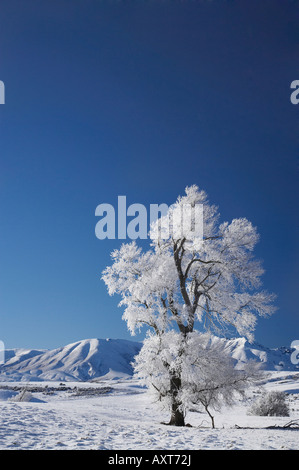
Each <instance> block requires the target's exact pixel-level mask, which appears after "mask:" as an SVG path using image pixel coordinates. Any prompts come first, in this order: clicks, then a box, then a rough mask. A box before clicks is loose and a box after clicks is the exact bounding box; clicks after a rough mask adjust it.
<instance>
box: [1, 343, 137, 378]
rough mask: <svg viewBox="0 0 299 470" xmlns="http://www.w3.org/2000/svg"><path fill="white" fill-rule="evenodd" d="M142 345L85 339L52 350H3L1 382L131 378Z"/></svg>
mask: <svg viewBox="0 0 299 470" xmlns="http://www.w3.org/2000/svg"><path fill="white" fill-rule="evenodd" d="M141 346H142V344H141V343H137V342H134V341H127V340H121V339H117V340H115V339H86V340H82V341H78V342H76V343H72V344H68V345H67V346H64V347H61V348H57V349H53V350H46V351H45V350H25V349H13V350H12V349H11V350H7V351H5V363H4V364H3V365H2V366H0V381H3V380H5V381H7V380H9V381H19V380H22V381H40V380H55V381H57V380H58V381H59V380H61V381H74V380H75V381H78V380H79V381H88V380H92V379H97V378H99V377H106V378H115V377H126V376H131V375H132V366H131V362H132V361H133V359H134V356H136V354H138V352H139V350H140V348H141Z"/></svg>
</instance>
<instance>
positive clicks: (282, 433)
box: [0, 371, 299, 450]
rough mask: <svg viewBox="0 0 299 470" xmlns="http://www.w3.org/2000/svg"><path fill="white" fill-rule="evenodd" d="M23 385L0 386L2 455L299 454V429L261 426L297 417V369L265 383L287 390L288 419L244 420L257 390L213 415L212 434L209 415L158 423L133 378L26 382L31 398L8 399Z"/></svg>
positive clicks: (161, 417)
mask: <svg viewBox="0 0 299 470" xmlns="http://www.w3.org/2000/svg"><path fill="white" fill-rule="evenodd" d="M24 386H26V384H25V383H20V382H15V383H14V382H9V383H8V382H2V383H0V416H1V419H0V449H2V450H3V449H62V450H63V449H65V450H68V449H75V450H78V449H98V450H101V449H102V450H105V449H107V450H108V449H109V450H152V449H154V450H197V449H215V450H217V449H232V450H233V449H240V450H242V449H244V450H245V449H246V450H247V449H248V450H250V449H254V450H257V449H265V450H272V449H279V450H283V449H285V450H289V449H295V450H298V449H299V428H293V429H292V428H289V429H288V428H286V429H265V428H266V427H268V426H275V425H277V426H284V425H285V424H287V423H288V422H290V421H291V420H299V372H290V371H286V372H281V371H280V372H271V377H270V379H268V381H267V383H266V384H265V385H263V387H264V389H265V390H267V391H270V390H279V391H285V392H287V394H288V402H289V405H290V410H291V411H290V416H289V417H259V416H251V415H248V414H247V412H248V409H249V407H250V404H251V403H252V400H253V399H254V398H255V397H257V396H259V393H260V390H259V387H258V386H256V387H254V388H253V389H252V390H251V391H250V393H249V394H248V397H247V398H246V399H243V400H242V401H240V402H238V403H236V405H235V407H234V408H230V409H223V410H222V411H221V412H218V413H215V426H216V428H215V429H211V423H210V421H209V418H208V416H207V415H206V414H204V413H196V412H190V413H189V414H188V415H187V418H186V422H188V423H190V424H191V425H192V427H184V428H177V427H173V426H167V425H164V424H161V423H162V422H163V421H167V420H168V418H169V416H168V414H167V413H166V414H163V413H161V412H160V411H159V410H158V409H157V408H156V406H155V405H154V404H153V403H151V402H150V399H149V396H148V394H147V391H146V390H145V389H144V388H142V387H141V386H140V385H139V383H138V382H137V381H136V380H135V379H133V378H127V379H125V378H123V379H121V380H109V379H107V378H104V379H102V380H98V382H97V383H91V382H67V383H65V386H63V385H60V383H59V382H37V383H33V382H30V383H28V384H27V388H28V390H30V388H31V401H13V400H14V399H15V397H16V396H17V394H18V393H19V390H17V389H14V387H19V388H20V387H24ZM32 387H36V388H35V389H33V390H32ZM104 387H109V388H105V389H103V388H104ZM87 389H92V390H93V391H94V393H99V389H102V391H103V393H102V394H97V395H93V394H92V393H91V392H89V394H88V390H87ZM80 390H81V394H80V393H79V392H80ZM29 398H30V396H29ZM29 398H28V399H29Z"/></svg>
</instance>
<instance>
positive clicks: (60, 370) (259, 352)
mask: <svg viewBox="0 0 299 470" xmlns="http://www.w3.org/2000/svg"><path fill="white" fill-rule="evenodd" d="M213 341H219V342H221V343H223V342H224V345H225V350H226V351H227V353H228V354H229V355H230V356H231V357H232V358H233V360H234V363H235V367H236V368H242V366H243V365H244V364H245V363H246V362H247V361H248V360H250V359H255V360H257V361H258V362H260V363H262V366H263V368H264V369H265V370H290V371H298V370H299V367H298V365H295V364H292V362H291V360H290V357H291V350H290V348H285V347H280V348H268V347H264V346H262V345H260V344H258V343H252V344H251V343H248V342H247V340H246V339H245V338H242V337H240V338H235V339H225V338H219V337H216V336H214V337H213ZM141 347H142V342H137V341H130V340H123V339H110V338H107V339H98V338H92V339H85V340H80V341H76V342H74V343H70V344H68V345H66V346H62V347H59V348H55V349H49V350H44V349H40V350H38V349H24V348H15V349H9V350H6V351H5V362H4V364H2V365H0V381H95V380H103V379H105V378H106V379H107V378H110V379H117V378H128V377H131V376H132V374H133V368H132V365H131V363H132V361H133V360H134V357H135V356H136V355H137V354H138V353H139V351H140V349H141Z"/></svg>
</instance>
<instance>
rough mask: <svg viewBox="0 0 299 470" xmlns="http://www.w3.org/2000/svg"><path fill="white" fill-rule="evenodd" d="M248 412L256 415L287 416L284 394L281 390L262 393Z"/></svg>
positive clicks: (287, 410) (287, 408) (287, 409)
mask: <svg viewBox="0 0 299 470" xmlns="http://www.w3.org/2000/svg"><path fill="white" fill-rule="evenodd" d="M249 414H251V415H256V416H289V415H290V413H289V407H288V404H287V403H286V394H285V393H283V392H269V393H266V394H264V395H263V396H262V397H260V398H259V399H258V400H257V401H256V402H255V403H254V404H253V405H252V407H251V409H250V411H249Z"/></svg>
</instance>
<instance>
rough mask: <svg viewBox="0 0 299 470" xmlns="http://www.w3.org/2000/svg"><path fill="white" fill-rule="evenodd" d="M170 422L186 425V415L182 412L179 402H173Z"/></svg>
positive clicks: (173, 424) (176, 424)
mask: <svg viewBox="0 0 299 470" xmlns="http://www.w3.org/2000/svg"><path fill="white" fill-rule="evenodd" d="M169 424H170V425H171V426H185V416H184V413H182V411H181V410H180V409H179V404H178V403H173V404H172V409H171V418H170V421H169Z"/></svg>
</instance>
